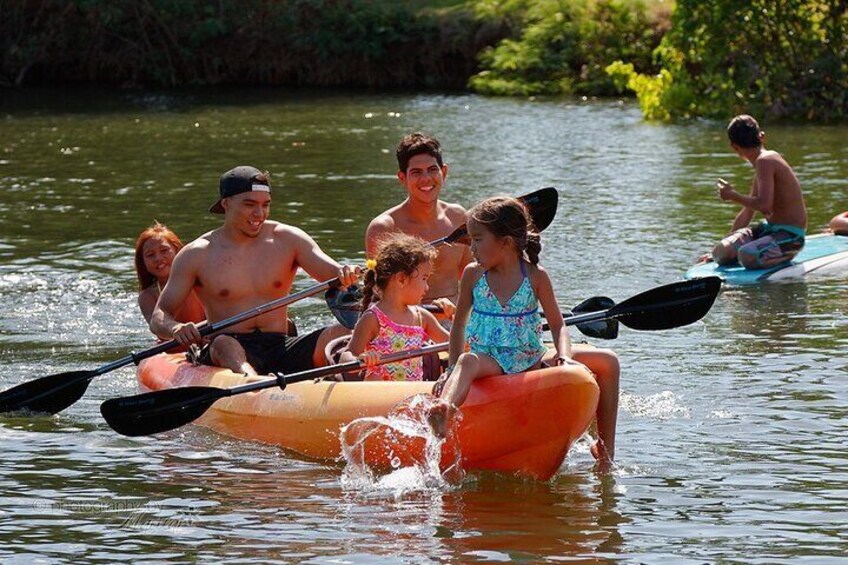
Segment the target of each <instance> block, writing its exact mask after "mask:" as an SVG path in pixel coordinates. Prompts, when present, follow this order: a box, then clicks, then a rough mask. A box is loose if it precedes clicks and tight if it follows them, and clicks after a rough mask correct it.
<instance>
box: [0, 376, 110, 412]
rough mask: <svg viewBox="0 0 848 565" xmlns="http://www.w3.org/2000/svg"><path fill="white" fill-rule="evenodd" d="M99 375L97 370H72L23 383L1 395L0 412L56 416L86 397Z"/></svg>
mask: <svg viewBox="0 0 848 565" xmlns="http://www.w3.org/2000/svg"><path fill="white" fill-rule="evenodd" d="M95 376H97V373H96V372H95V371H71V372H69V373H58V374H56V375H49V376H47V377H42V378H40V379H35V380H34V381H29V382H26V383H22V384H19V385H18V386H16V387H12V388H10V389H9V390H6V391H3V392H2V393H0V412H14V411H17V410H28V411H30V412H45V413H47V414H56V413H57V412H61V411H62V410H64V409H65V408H67V407H68V406H70V405H71V404H73V403H74V402H76V401H77V400H79V399H80V398H82V395H83V394H85V391H86V389H87V388H88V383H90V382H91V379H92V378H94V377H95Z"/></svg>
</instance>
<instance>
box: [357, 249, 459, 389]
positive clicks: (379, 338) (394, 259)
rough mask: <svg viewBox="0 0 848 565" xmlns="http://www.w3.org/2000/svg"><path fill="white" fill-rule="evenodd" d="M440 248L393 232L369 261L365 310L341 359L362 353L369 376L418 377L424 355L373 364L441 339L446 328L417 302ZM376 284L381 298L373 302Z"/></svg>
mask: <svg viewBox="0 0 848 565" xmlns="http://www.w3.org/2000/svg"><path fill="white" fill-rule="evenodd" d="M435 257H436V250H435V249H433V247H432V246H430V245H429V244H428V243H426V242H425V241H424V240H422V239H420V238H417V237H413V236H409V235H406V234H402V233H394V234H390V235H389V236H388V237H387V238H386V239H384V240H382V241H381V242H380V244H379V246H378V248H377V256H376V257H375V259H374V260H372V261H369V262H368V270H367V271H366V273H365V286H364V288H363V295H364V296H363V299H362V303H363V309H366V308H367V310H365V311H364V312H363V314H362V316H361V317H360V318H359V321H358V322H357V323H356V327H355V328H353V336H352V337H351V338H350V344H349V345H348V350H347V351H346V352H345V353H343V354H342V358H341V361H342V362H345V361H350V360H353V359H354V358H356V357H358V358H359V359H360V360H361V361H363V362H364V363H365V365H366V366H367V367H368V369H367V373H366V375H365V380H377V381H379V380H383V381H420V380H422V375H423V370H422V360H421V358H420V357H415V358H413V359H407V360H405V361H402V362H400V363H391V364H388V365H379V366H375V364H376V363H377V361H379V360H380V357H382V356H383V355H387V354H389V353H395V352H398V351H403V350H407V349H418V348H420V347H422V346H423V345H424V344H425V342H427V341H428V340H433V341H434V342H436V343H443V342H446V341H447V340H448V332H447V331H446V330H445V329H444V328H443V327H442V326H441V325H440V324H439V322H438V321H437V320H436V318H435V316H433V315H432V314H431V313H430V312H427V311H426V310H424V309H423V308H421V306H419V304H420V303H421V299H422V298H423V297H424V294H425V293H426V292H427V288H428V287H427V279H428V278H429V277H430V273H432V271H433V261H434V259H435ZM374 287H377V289H378V290H379V294H380V299H379V302H376V303H374V304H371V300H372V298H373V296H374Z"/></svg>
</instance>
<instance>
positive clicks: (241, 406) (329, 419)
mask: <svg viewBox="0 0 848 565" xmlns="http://www.w3.org/2000/svg"><path fill="white" fill-rule="evenodd" d="M138 380H139V384H140V386H141V388H142V389H144V390H151V391H153V390H162V389H166V388H174V387H183V386H214V387H220V388H229V387H232V386H236V385H239V384H244V383H245V382H246V381H245V378H244V377H243V376H242V375H238V374H234V373H232V372H231V371H229V370H226V369H221V368H217V367H206V366H200V367H195V366H192V365H191V364H189V363H187V362H185V360H184V356H182V355H173V354H161V355H156V356H154V357H151V358H149V359H145V360H144V361H142V362H141V363H140V364H139V367H138ZM432 385H433V383H427V382H425V383H422V382H391V383H386V382H331V381H317V382H316V381H308V382H302V383H296V384H292V385H289V386H287V387H286V388H285V390H280V389H279V388H278V387H274V388H268V389H263V390H260V391H255V392H250V393H244V394H239V395H235V396H231V397H228V398H223V399H221V400H218V401H217V402H216V403H215V404H213V405H212V407H211V408H210V409H209V410H208V411H207V412H206V413H205V414H204V415H203V416H202V417H201V418H200V419H199V420H197V423H199V424H200V425H203V426H205V427H208V428H210V429H212V430H215V431H216V432H219V433H222V434H224V435H228V436H232V437H236V438H241V439H246V440H252V441H258V442H262V443H266V444H271V445H278V446H280V447H283V448H286V449H289V450H291V451H294V452H296V453H298V454H301V455H304V456H306V457H309V458H314V459H324V460H335V459H338V458H339V457H340V455H341V441H340V437H339V435H340V434H339V432H340V430H341V428H342V427H343V426H345V425H347V424H349V423H350V422H352V421H353V420H356V419H357V418H364V417H381V416H383V417H385V416H387V415H388V414H389V413H390V412H391V411H392V409H393V408H396V407H397V406H398V405H401V406H402V403H403V401H405V400H407V399H409V398H410V397H413V396H415V395H418V394H426V393H429V392H430V389H431V388H432ZM597 403H598V386H597V383H596V382H595V380H594V378H593V377H592V375H591V373H589V371H587V370H586V369H584V368H582V367H578V366H564V367H551V368H545V369H540V370H536V371H528V372H526V373H521V374H518V375H510V376H497V377H488V378H485V379H480V380H478V381H477V382H475V383H474V385H473V387H472V389H471V391H470V392H469V395H468V399H467V400H466V402H465V404H463V406H462V417H461V419H460V421H459V424H458V426H457V429H456V432H455V434H452V435H451V436H449V438H448V440H447V441H446V442H445V445H444V446H443V454H445V455H449V454H450V453H455V451H456V450H458V451H459V453H460V456H461V458H462V466H463V468H464V469H465V470H469V471H471V470H490V471H499V472H506V473H514V474H518V475H522V476H527V477H532V478H535V479H541V480H546V479H548V478H550V477H551V476H552V475H553V474H554V473H556V471H557V469H559V467H560V466H561V464H562V461H563V460H564V458H565V456H566V454H567V453H568V450H569V448H570V447H571V445H572V443H573V442H574V441H575V440H576V439H577V438H579V437H580V436H581V435H583V433H584V432H585V431H586V429H587V428H588V426H589V424H590V423H591V421H592V419H593V418H594V415H595V409H596V407H597ZM402 443H404V445H397V444H395V445H385V443H383V444H376V443H374V442H371V443H370V444H368V445H366V446H365V448H366V458H365V459H366V463H368V464H373V465H377V466H383V465H385V464H387V462H388V461H390V460H391V458H392V457H397V456H398V455H399V454H400V455H401V456H400V460H401V461H402V462H403V463H405V464H406V463H409V462H410V461H416V460H417V461H420V460H422V457H423V449H424V440H423V439H421V438H420V437H419V438H408V439H406V440H403V442H402ZM442 459H443V461H445V459H446V457H443V458H442ZM448 459H449V458H448Z"/></svg>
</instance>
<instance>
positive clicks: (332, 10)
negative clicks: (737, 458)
mask: <svg viewBox="0 0 848 565" xmlns="http://www.w3.org/2000/svg"><path fill="white" fill-rule="evenodd" d="M0 14H2V17H0V47H2V59H0V84H2V85H5V86H21V85H36V84H56V83H99V84H110V85H117V86H139V85H144V86H177V85H186V84H237V85H251V84H270V85H289V86H345V87H367V88H372V89H388V88H415V89H420V88H438V89H445V88H448V89H453V88H468V87H470V88H471V89H473V90H475V91H477V92H480V93H483V94H493V95H510V96H516V95H518V96H530V95H537V94H545V95H584V96H610V95H614V94H615V93H617V92H621V91H624V90H629V91H632V92H635V93H636V95H637V97H638V99H639V103H640V105H641V107H642V111H643V113H644V115H645V116H646V117H648V118H649V119H658V120H671V119H677V118H684V119H685V118H689V117H695V116H707V117H716V118H721V119H726V118H727V117H729V116H730V115H732V114H735V113H740V112H748V113H752V114H756V115H758V116H761V117H766V118H786V117H789V118H798V119H807V120H816V121H832V120H839V119H844V118H845V117H846V116H848V95H846V94H845V93H846V91H848V42H846V39H845V36H846V34H848V2H846V0H752V1H749V2H740V1H738V0H710V1H709V2H704V1H700V0H677V1H676V2H675V1H674V0H435V1H429V2H415V1H414V0H218V1H217V2H208V1H203V0H0Z"/></svg>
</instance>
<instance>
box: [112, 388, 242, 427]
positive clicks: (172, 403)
mask: <svg viewBox="0 0 848 565" xmlns="http://www.w3.org/2000/svg"><path fill="white" fill-rule="evenodd" d="M228 392H229V391H227V390H225V389H221V388H215V387H208V386H188V387H183V388H171V389H167V390H158V391H155V392H147V393H145V394H137V395H135V396H125V397H123V398H112V399H110V400H107V401H106V402H104V403H103V404H101V405H100V413H101V414H103V418H104V419H105V420H106V423H107V424H109V426H110V427H111V428H112V429H113V430H115V431H116V432H118V433H119V434H123V435H125V436H130V437H136V436H146V435H151V434H157V433H159V432H165V431H168V430H173V429H175V428H179V427H180V426H184V425H186V424H188V423H190V422H193V421H194V420H196V419H198V418H200V417H201V416H202V415H203V413H204V412H206V411H207V410H208V409H209V407H210V406H212V404H213V403H214V402H215V401H216V400H218V399H219V398H223V397H225V396H227V393H228Z"/></svg>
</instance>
